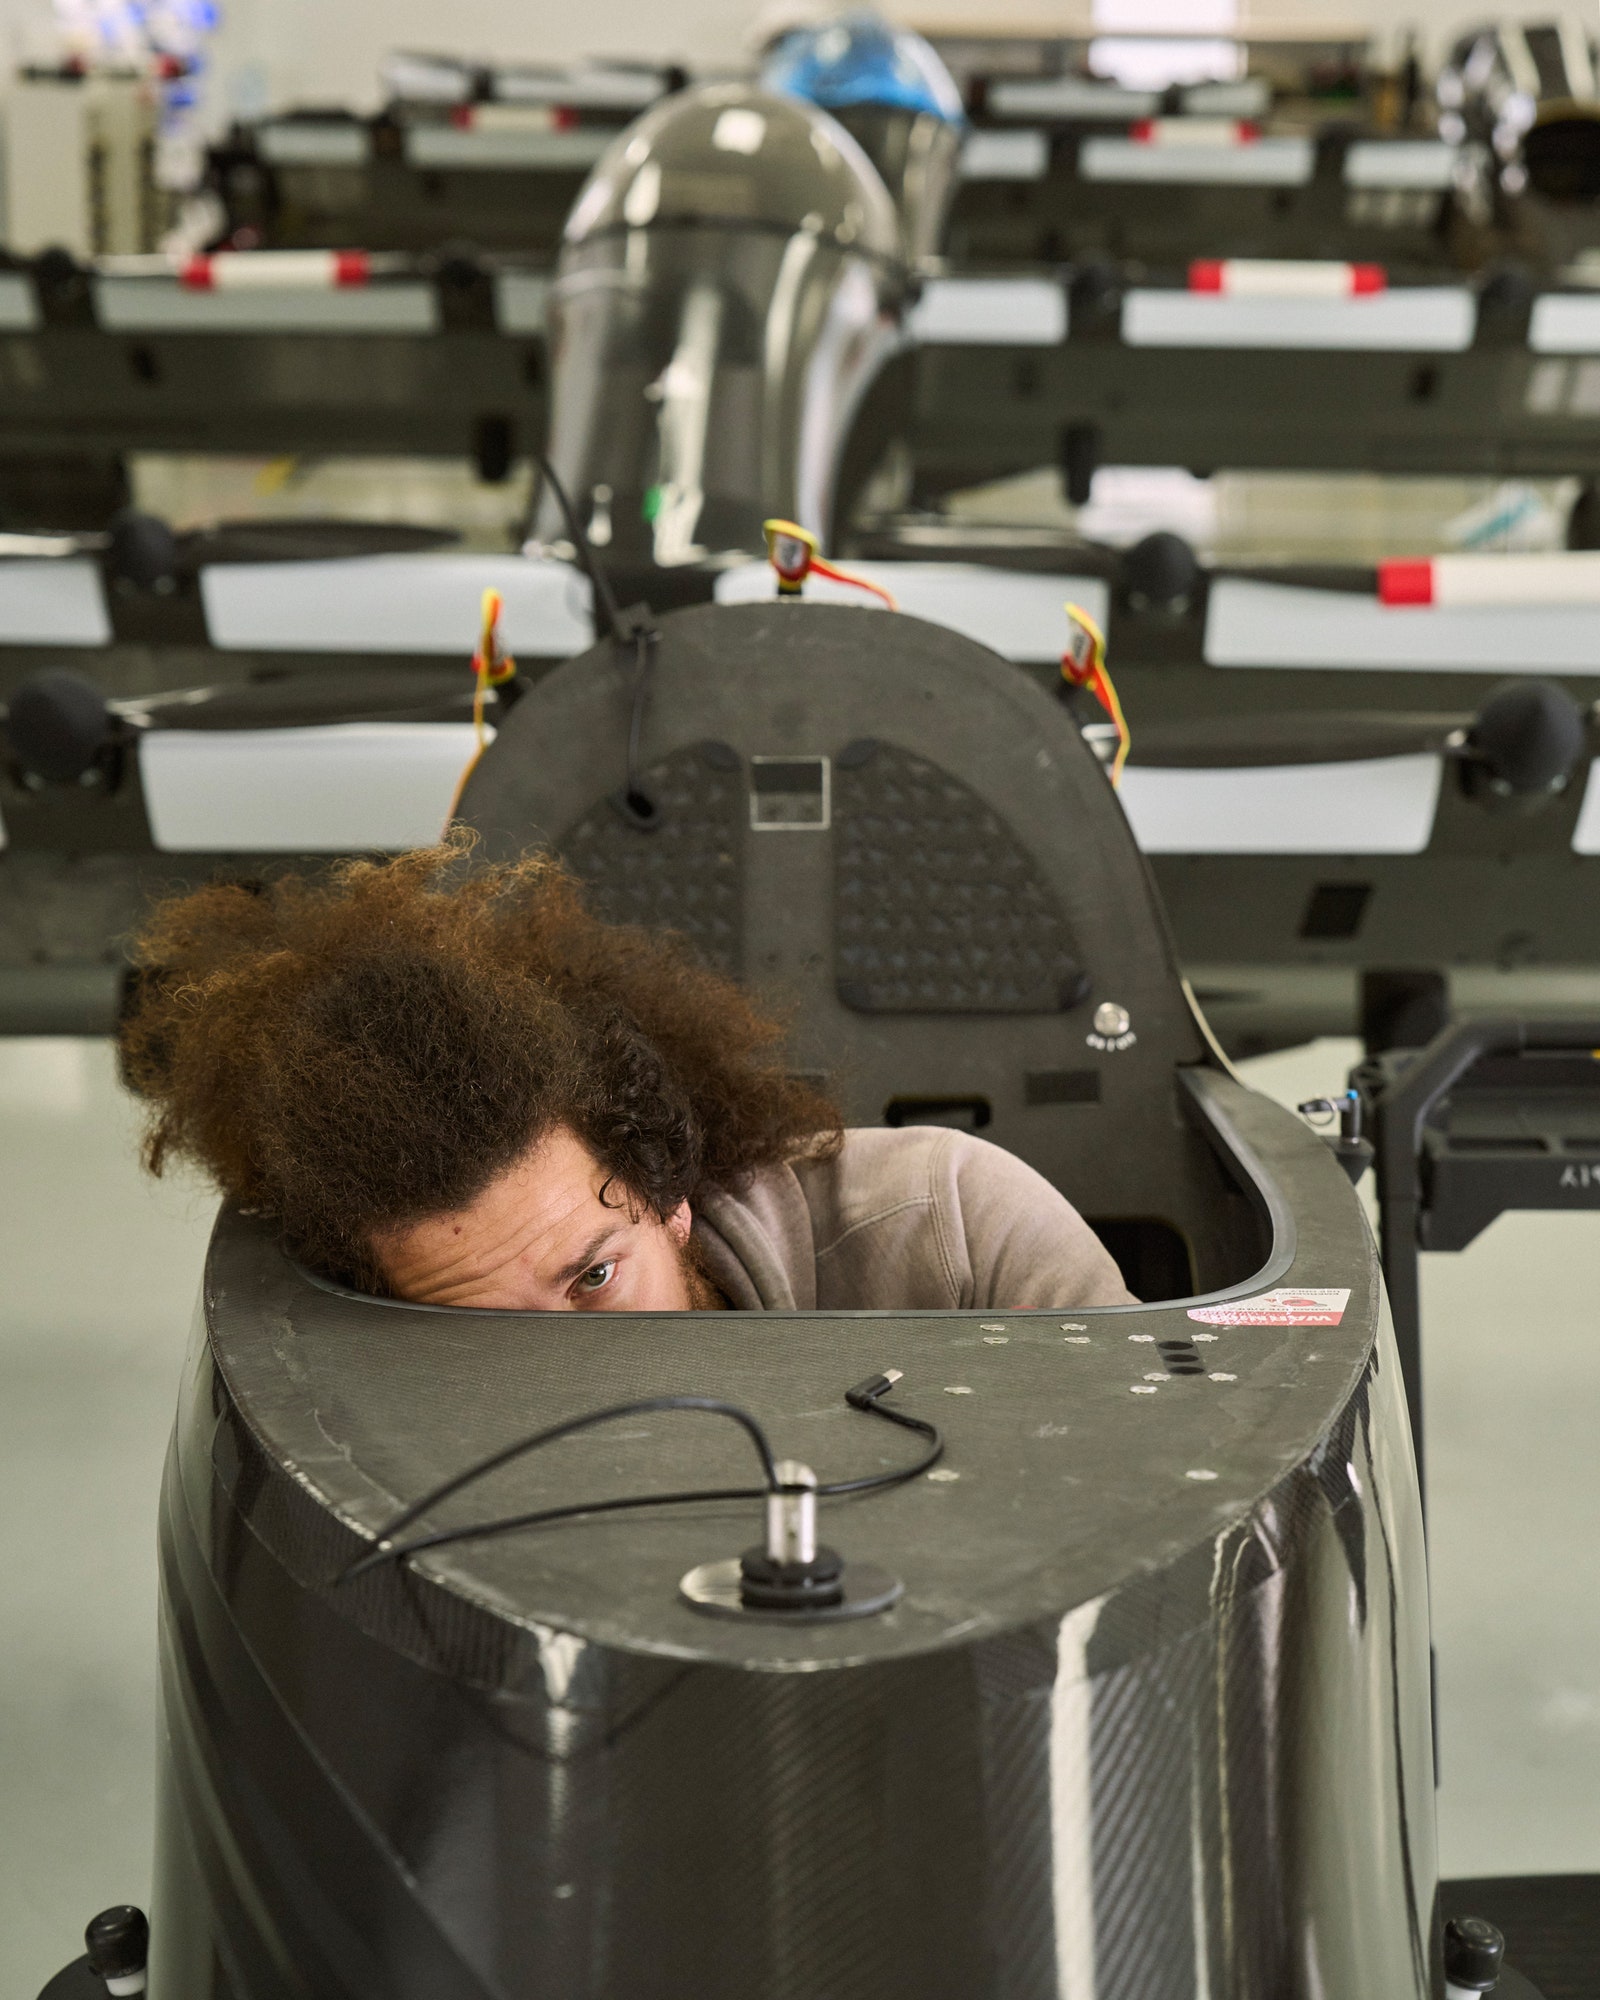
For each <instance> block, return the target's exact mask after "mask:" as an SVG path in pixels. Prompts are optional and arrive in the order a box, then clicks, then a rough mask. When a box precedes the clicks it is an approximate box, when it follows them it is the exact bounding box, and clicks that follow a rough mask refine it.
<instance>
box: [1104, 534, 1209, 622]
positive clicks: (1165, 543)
mask: <svg viewBox="0 0 1600 2000" xmlns="http://www.w3.org/2000/svg"><path fill="white" fill-rule="evenodd" d="M1121 578H1122V587H1123V589H1124V590H1125V591H1126V592H1127V593H1128V599H1129V602H1130V603H1131V604H1132V605H1133V606H1134V608H1135V610H1137V609H1139V608H1140V607H1141V606H1143V607H1146V608H1148V609H1150V610H1153V611H1179V610H1182V608H1183V607H1184V606H1185V605H1186V604H1187V603H1188V602H1189V600H1190V598H1191V597H1193V596H1194V593H1195V590H1196V588H1197V587H1198V585H1199V582H1200V564H1199V562H1198V561H1197V560H1196V557H1195V553H1194V550H1193V549H1191V548H1190V546H1189V544H1188V543H1187V542H1186V541H1185V540H1184V539H1183V537H1182V535H1174V534H1171V533H1169V532H1168V531H1167V530H1166V529H1165V528H1162V529H1159V530H1158V531H1157V532H1156V533H1155V534H1153V535H1146V536H1145V538H1144V540H1143V541H1142V542H1135V543H1134V545H1133V547H1132V548H1131V549H1128V550H1126V551H1125V552H1124V554H1123V557H1122V564H1121Z"/></svg>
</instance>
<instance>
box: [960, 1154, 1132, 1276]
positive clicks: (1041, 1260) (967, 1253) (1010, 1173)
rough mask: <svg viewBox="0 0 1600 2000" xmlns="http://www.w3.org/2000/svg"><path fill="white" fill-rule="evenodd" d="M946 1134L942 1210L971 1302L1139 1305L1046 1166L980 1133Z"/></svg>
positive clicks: (1109, 1256) (1111, 1260) (1104, 1250)
mask: <svg viewBox="0 0 1600 2000" xmlns="http://www.w3.org/2000/svg"><path fill="white" fill-rule="evenodd" d="M942 1136H943V1137H944V1138H945V1140H946V1141H947V1142H948V1143H947V1144H945V1145H943V1146H941V1147H940V1148H938V1149H937V1151H936V1153H935V1155H934V1157H933V1159H932V1160H930V1162H929V1165H930V1169H931V1173H932V1180H933V1190H934V1196H935V1204H934V1206H935V1215H936V1217H937V1220H938V1227H939V1230H940V1234H941V1236H943V1237H944V1238H945V1239H946V1246H945V1247H946V1250H947V1253H948V1254H949V1256H950V1257H951V1260H952V1263H954V1264H955V1265H956V1266H957V1269H958V1271H960V1272H961V1275H962V1276H964V1278H965V1282H964V1283H962V1284H961V1285H960V1290H961V1291H962V1293H963V1297H962V1299H961V1303H962V1304H963V1305H967V1306H976V1307H977V1308H979V1309H980V1310H986V1309H987V1310H991V1311H995V1312H1005V1311H1012V1312H1020V1311H1022V1310H1023V1309H1025V1308H1028V1307H1034V1308H1043V1309H1055V1308H1058V1307H1059V1308H1062V1309H1064V1310H1068V1311H1070V1310H1071V1309H1073V1308H1074V1307H1077V1306H1121V1305H1133V1304H1135V1303H1137V1302H1136V1300H1135V1299H1134V1296H1133V1294H1132V1292H1130V1291H1129V1290H1128V1288H1127V1286H1126V1285H1125V1284H1124V1283H1123V1282H1122V1273H1121V1272H1120V1271H1119V1270H1118V1269H1117V1266H1116V1263H1115V1261H1114V1260H1113V1258H1112V1256H1111V1253H1110V1252H1109V1251H1108V1250H1107V1249H1106V1248H1105V1246H1104V1244H1102V1243H1101V1241H1100V1239H1099V1237H1098V1236H1096V1235H1095V1233H1094V1231H1093V1230H1092V1229H1091V1228H1090V1227H1089V1225H1088V1223H1087V1222H1085V1221H1084V1219H1083V1217H1082V1216H1081V1215H1080V1214H1079V1213H1078V1211H1077V1210H1076V1209H1075V1208H1074V1207H1073V1206H1072V1204H1071V1202H1069V1201H1068V1200H1067V1198H1066V1196H1065V1195H1062V1194H1058V1193H1057V1191H1056V1190H1055V1189H1054V1188H1053V1187H1052V1186H1051V1185H1050V1183H1049V1182H1048V1181H1047V1180H1046V1179H1045V1178H1044V1176H1043V1175H1042V1174H1039V1173H1036V1172H1035V1171H1034V1169H1033V1168H1032V1167H1030V1166H1028V1165H1027V1164H1026V1163H1025V1162H1024V1161H1022V1160H1019V1159H1018V1158H1017V1157H1016V1155H1015V1154H1014V1153H1008V1152H1006V1151H1005V1150H1004V1149H1003V1148H1001V1147H999V1146H991V1145H990V1144H989V1143H988V1141H987V1140H984V1139H977V1138H974V1137H972V1135H971V1134H970V1133H966V1132H949V1133H945V1134H943V1135H942ZM962 1266H964V1271H962V1270H961V1267H962Z"/></svg>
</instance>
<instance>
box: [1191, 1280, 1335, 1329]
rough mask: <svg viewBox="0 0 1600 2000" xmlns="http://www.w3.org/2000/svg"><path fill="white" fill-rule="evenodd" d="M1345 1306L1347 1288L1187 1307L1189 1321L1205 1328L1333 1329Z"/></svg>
mask: <svg viewBox="0 0 1600 2000" xmlns="http://www.w3.org/2000/svg"><path fill="white" fill-rule="evenodd" d="M1349 1303H1350V1289H1349V1287H1348V1286H1344V1287H1328V1288H1325V1289H1307V1290H1305V1291H1296V1290H1294V1289H1293V1288H1292V1287H1285V1288H1284V1289H1283V1290H1281V1291H1276V1292H1261V1293H1258V1294H1257V1296H1256V1297H1255V1298H1253V1299H1234V1300H1232V1301H1231V1302H1230V1303H1229V1304H1227V1305H1223V1306H1191V1307H1190V1308H1189V1317H1190V1319H1203V1320H1204V1321H1205V1322H1206V1323H1207V1325H1208V1326H1337V1325H1338V1324H1339V1322H1340V1320H1342V1319H1343V1318H1344V1309H1345V1307H1346V1306H1347V1305H1348V1304H1349Z"/></svg>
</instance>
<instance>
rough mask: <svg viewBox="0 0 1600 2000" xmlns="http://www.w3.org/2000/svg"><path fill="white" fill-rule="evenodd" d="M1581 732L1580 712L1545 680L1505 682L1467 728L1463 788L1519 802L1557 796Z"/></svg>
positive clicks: (1577, 749)
mask: <svg viewBox="0 0 1600 2000" xmlns="http://www.w3.org/2000/svg"><path fill="white" fill-rule="evenodd" d="M1586 734H1587V731H1586V727H1585V722H1584V714H1583V710H1582V709H1581V708H1579V706H1578V704H1577V703H1576V702H1575V701H1574V700H1573V699H1572V697H1571V695H1569V694H1568V693H1567V691H1566V689H1565V688H1562V687H1558V686H1557V685H1556V684H1555V683H1554V682H1553V681H1545V680H1515V681H1508V682H1506V684H1505V685H1504V686H1503V687H1498V688H1496V689H1495V691H1494V693H1493V694H1491V695H1490V697H1489V699H1488V700H1487V701H1486V702H1485V703H1484V705H1483V707H1482V708H1481V709H1480V710H1479V711H1478V715H1477V718H1476V720H1475V721H1474V722H1473V723H1472V725H1471V727H1470V728H1469V729H1468V730H1467V733H1466V740H1465V753H1466V761H1465V762H1464V764H1463V767H1462V775H1463V781H1464V783H1465V785H1466V789H1467V791H1468V792H1469V793H1474V794H1476V793H1480V792H1482V791H1484V790H1485V789H1487V790H1488V791H1489V792H1490V793H1492V794H1495V795H1497V796H1499V797H1501V798H1512V799H1524V800H1528V799H1539V798H1544V797H1547V796H1548V795H1549V794H1550V793H1552V792H1558V791H1560V790H1561V789H1562V788H1563V786H1564V785H1565V784H1566V782H1567V780H1568V778H1570V777H1571V775H1572V771H1573V767H1574V766H1575V765H1576V764H1577V762H1578V760H1579V758H1580V757H1581V756H1582V755H1583V752H1584V745H1585V738H1586Z"/></svg>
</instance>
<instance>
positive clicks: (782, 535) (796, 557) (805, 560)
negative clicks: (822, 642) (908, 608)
mask: <svg viewBox="0 0 1600 2000" xmlns="http://www.w3.org/2000/svg"><path fill="white" fill-rule="evenodd" d="M761 527H762V532H763V533H764V534H765V536H766V538H767V561H768V562H769V563H771V565H772V567H773V569H774V570H775V571H776V573H777V578H778V595H779V597H786V598H790V599H795V598H798V597H800V596H801V595H802V594H803V593H804V590H805V587H806V578H807V577H808V576H825V577H826V578H827V579H828V581H829V582H830V583H847V584H849V585H850V587H851V589H852V590H870V591H871V593H872V595H873V596H874V597H881V598H882V599H883V601H884V603H885V604H886V605H887V606H888V607H889V609H890V610H891V611H898V610H899V609H900V606H899V605H898V604H897V603H896V602H895V599H894V596H893V594H892V593H891V592H889V591H887V590H885V589H884V587H883V585H882V584H881V583H870V582H868V580H867V578H866V577H864V576H852V575H851V573H850V571H849V570H847V569H835V567H834V566H833V564H832V563H831V562H824V561H823V559H822V557H821V556H820V555H818V553H817V547H818V544H817V538H816V536H815V535H814V534H812V532H811V530H810V529H809V528H802V527H801V526H800V524H799V522H798V521H776V520H774V521H763V522H762V524H761Z"/></svg>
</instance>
